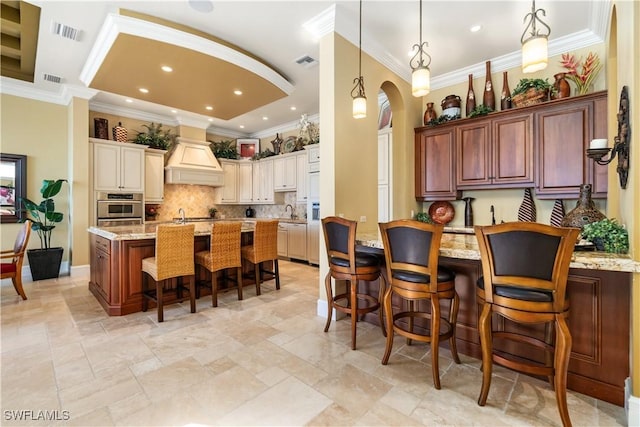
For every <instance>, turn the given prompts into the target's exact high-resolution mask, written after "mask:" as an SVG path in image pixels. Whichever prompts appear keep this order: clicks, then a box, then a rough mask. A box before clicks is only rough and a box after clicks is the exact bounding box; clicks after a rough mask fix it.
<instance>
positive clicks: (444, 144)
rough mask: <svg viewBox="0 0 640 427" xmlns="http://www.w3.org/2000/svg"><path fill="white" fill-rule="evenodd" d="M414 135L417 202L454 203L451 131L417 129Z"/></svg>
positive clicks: (451, 129) (454, 189) (453, 148)
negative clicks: (450, 201) (437, 201)
mask: <svg viewBox="0 0 640 427" xmlns="http://www.w3.org/2000/svg"><path fill="white" fill-rule="evenodd" d="M420 129H421V130H418V129H417V130H416V134H415V180H416V181H415V196H416V200H421V201H431V200H455V199H457V198H459V197H460V192H459V191H457V190H456V185H455V167H454V150H455V147H454V129H453V128H451V127H448V128H446V129H445V128H443V129H428V128H420Z"/></svg>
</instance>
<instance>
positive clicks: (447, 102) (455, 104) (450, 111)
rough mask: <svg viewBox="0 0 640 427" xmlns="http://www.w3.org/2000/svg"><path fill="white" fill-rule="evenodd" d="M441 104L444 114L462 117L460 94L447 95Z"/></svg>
mask: <svg viewBox="0 0 640 427" xmlns="http://www.w3.org/2000/svg"><path fill="white" fill-rule="evenodd" d="M440 106H441V107H442V115H443V116H449V117H460V97H459V96H458V95H448V96H446V97H445V98H444V99H443V100H442V102H441V103H440Z"/></svg>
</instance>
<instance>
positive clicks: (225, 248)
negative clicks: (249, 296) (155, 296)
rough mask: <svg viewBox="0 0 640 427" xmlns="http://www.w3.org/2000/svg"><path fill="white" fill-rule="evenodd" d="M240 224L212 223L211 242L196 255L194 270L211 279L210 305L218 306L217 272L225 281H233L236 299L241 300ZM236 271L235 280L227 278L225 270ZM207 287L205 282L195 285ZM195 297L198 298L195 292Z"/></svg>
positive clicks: (237, 222)
mask: <svg viewBox="0 0 640 427" xmlns="http://www.w3.org/2000/svg"><path fill="white" fill-rule="evenodd" d="M241 233H242V223H241V222H239V221H236V222H223V221H220V222H214V223H213V224H212V225H211V240H210V243H209V250H208V251H201V252H197V253H196V258H195V262H196V268H197V267H198V266H200V267H202V268H204V269H206V270H207V271H208V272H209V276H210V278H211V305H212V306H213V307H217V306H218V271H222V274H223V278H224V280H225V282H226V281H233V282H235V284H236V287H237V288H238V299H239V300H241V299H242V257H241V255H240V244H241ZM228 268H235V269H236V278H235V279H232V278H230V277H228V276H227V271H226V270H227V269H228ZM196 286H197V287H198V288H199V287H200V286H208V284H207V282H203V283H198V284H197V285H196ZM196 294H197V295H196V296H198V297H199V296H200V295H199V292H198V291H197V290H196Z"/></svg>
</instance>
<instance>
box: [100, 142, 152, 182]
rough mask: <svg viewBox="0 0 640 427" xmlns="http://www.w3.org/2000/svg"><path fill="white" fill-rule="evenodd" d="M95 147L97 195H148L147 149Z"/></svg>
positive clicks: (102, 144) (108, 144) (118, 145)
mask: <svg viewBox="0 0 640 427" xmlns="http://www.w3.org/2000/svg"><path fill="white" fill-rule="evenodd" d="M90 141H91V142H92V143H93V189H94V190H96V191H119V192H122V191H127V192H139V193H142V192H144V185H145V148H146V146H145V145H136V144H128V143H122V142H108V141H104V142H103V140H97V139H95V138H91V139H90Z"/></svg>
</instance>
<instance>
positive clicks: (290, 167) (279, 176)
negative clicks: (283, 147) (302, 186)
mask: <svg viewBox="0 0 640 427" xmlns="http://www.w3.org/2000/svg"><path fill="white" fill-rule="evenodd" d="M297 157H298V156H297V155H296V154H283V155H281V156H276V157H274V159H273V189H274V191H295V190H296V179H297V174H296V167H297Z"/></svg>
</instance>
